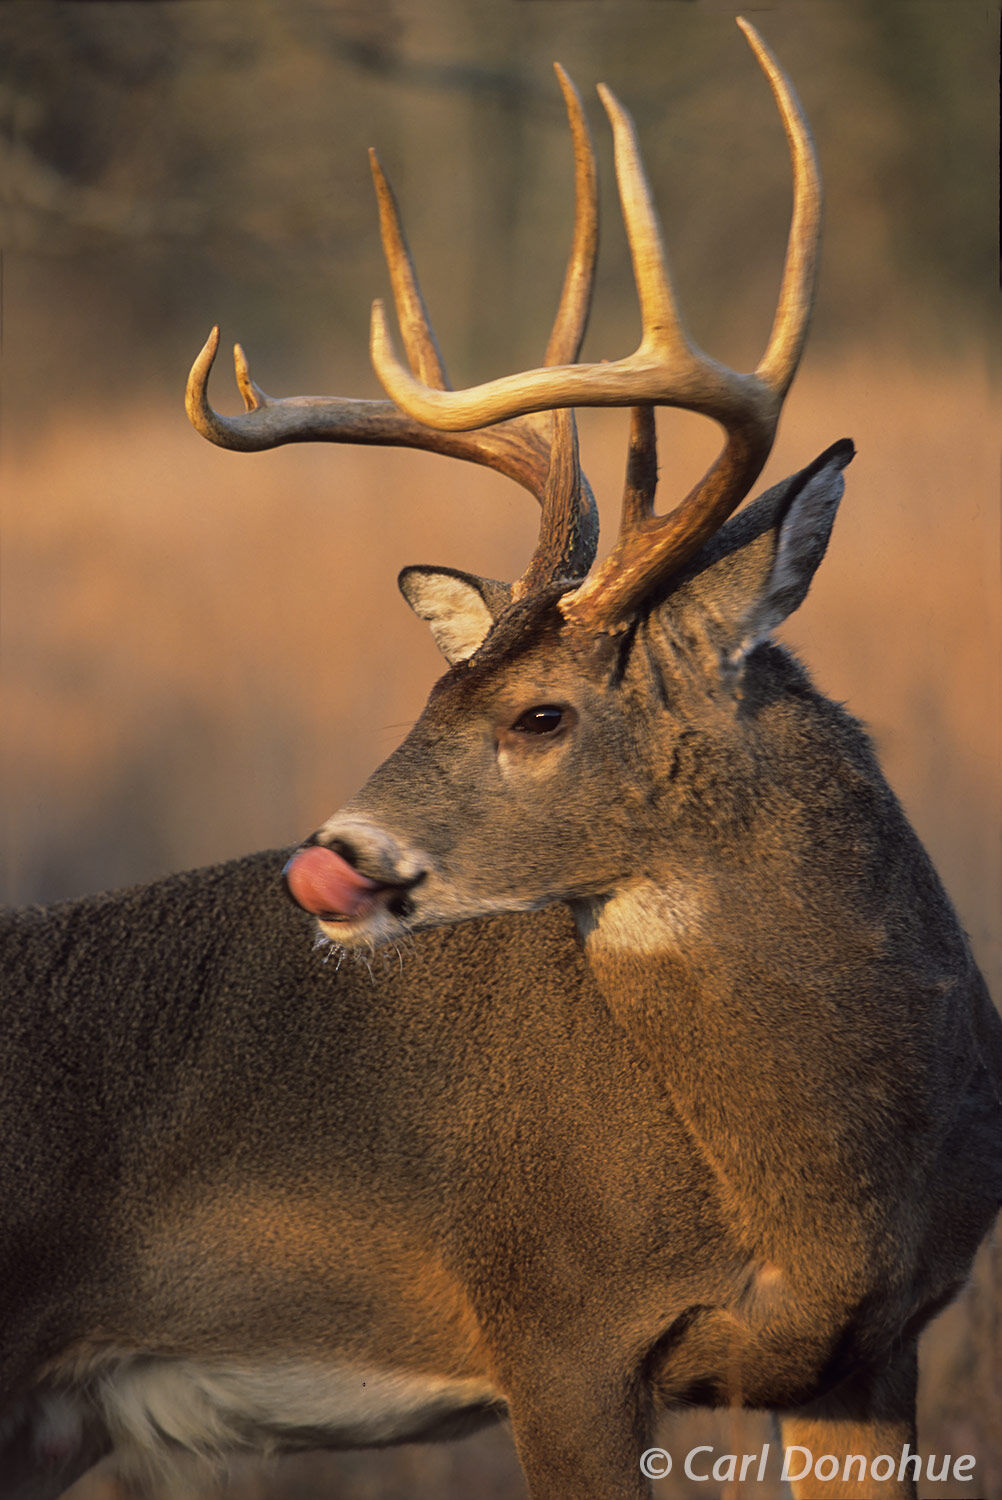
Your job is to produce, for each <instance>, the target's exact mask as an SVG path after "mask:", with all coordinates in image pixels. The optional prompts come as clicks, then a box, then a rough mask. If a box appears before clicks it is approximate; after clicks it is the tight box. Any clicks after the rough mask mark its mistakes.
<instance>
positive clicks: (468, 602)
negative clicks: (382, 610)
mask: <svg viewBox="0 0 1002 1500" xmlns="http://www.w3.org/2000/svg"><path fill="white" fill-rule="evenodd" d="M397 586H398V587H399V589H400V592H401V593H402V594H403V596H404V598H405V599H406V600H407V603H408V604H409V605H410V607H411V609H412V610H413V611H414V613H415V614H416V615H417V616H418V618H419V619H421V620H427V621H428V624H429V625H430V626H431V633H432V635H433V636H434V637H435V644H436V645H437V646H438V649H439V650H440V651H441V653H442V655H443V656H444V657H445V659H446V661H447V662H448V663H449V665H450V667H453V666H455V665H456V663H457V662H461V661H466V660H467V659H468V658H469V657H471V656H472V655H473V653H474V651H476V649H477V647H478V646H480V645H482V644H483V642H484V641H485V640H486V638H487V636H488V634H489V633H490V629H491V626H492V625H493V624H494V621H495V620H496V619H497V617H498V615H499V614H501V613H502V611H503V610H504V609H506V608H507V606H508V605H509V604H510V603H511V586H510V584H507V583H499V582H498V581H497V580H496V579H494V578H478V577H477V576H476V575H475V574H473V573H461V572H459V570H458V569H456V568H425V567H413V568H404V570H403V572H402V573H401V574H400V576H399V578H398V579H397Z"/></svg>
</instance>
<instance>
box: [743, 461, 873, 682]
mask: <svg viewBox="0 0 1002 1500" xmlns="http://www.w3.org/2000/svg"><path fill="white" fill-rule="evenodd" d="M855 452H856V450H855V448H854V447H853V445H852V443H851V442H850V441H849V439H848V438H843V439H842V440H841V441H840V442H838V443H835V444H833V446H832V447H831V448H828V449H827V450H826V451H825V452H824V453H822V454H821V456H820V458H817V459H815V461H814V463H813V464H811V465H809V467H808V468H806V469H802V470H801V472H800V473H799V474H795V475H794V476H793V478H792V479H788V480H787V481H786V483H785V485H779V486H777V489H776V491H772V492H771V494H772V495H775V497H776V502H778V503H776V519H775V521H774V522H773V525H772V526H771V527H770V528H769V533H768V540H769V542H770V543H771V546H770V547H769V548H768V549H767V550H771V553H772V556H771V558H770V559H769V566H768V570H767V572H766V575H765V577H764V579H763V580H762V582H761V584H760V586H759V589H758V592H757V595H756V597H755V598H754V599H753V600H752V601H750V604H749V608H748V610H747V613H746V615H745V618H744V620H743V621H742V626H743V629H742V639H741V641H740V644H739V646H738V654H740V655H744V654H745V653H746V652H748V651H750V650H751V649H752V648H753V647H754V646H756V645H757V644H758V643H759V641H761V640H763V639H764V638H765V637H766V636H767V635H769V633H770V632H771V631H772V630H774V629H775V628H776V626H777V625H780V624H782V622H783V621H784V620H785V619H787V618H788V617H789V616H790V615H792V614H793V611H794V610H795V609H798V608H799V607H800V605H801V604H803V602H804V600H805V598H806V597H807V591H808V589H809V588H810V586H811V582H812V580H813V578H814V574H815V572H816V571H817V568H818V564H819V563H820V562H821V559H822V558H823V557H824V555H825V552H826V551H827V549H828V540H829V538H830V536H831V532H832V526H833V525H834V524H835V515H836V512H837V510H838V507H839V502H840V500H841V499H842V494H843V491H844V490H845V480H844V479H843V477H842V471H843V469H844V468H845V467H846V465H847V464H848V463H849V462H850V461H851V459H852V458H853V456H854V455H855ZM777 491H778V493H777ZM763 498H765V497H763Z"/></svg>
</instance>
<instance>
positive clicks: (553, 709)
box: [511, 703, 564, 734]
mask: <svg viewBox="0 0 1002 1500" xmlns="http://www.w3.org/2000/svg"><path fill="white" fill-rule="evenodd" d="M563 722H564V710H563V709H562V708H560V707H558V705H557V704H555V703H540V704H538V705H537V706H536V707H535V708H527V709H526V711H525V713H524V714H519V716H518V718H517V719H516V720H515V722H514V724H513V725H512V726H511V727H512V729H513V730H514V731H515V732H516V733H517V734H552V733H553V732H554V730H556V729H559V728H560V726H561V724H562V723H563Z"/></svg>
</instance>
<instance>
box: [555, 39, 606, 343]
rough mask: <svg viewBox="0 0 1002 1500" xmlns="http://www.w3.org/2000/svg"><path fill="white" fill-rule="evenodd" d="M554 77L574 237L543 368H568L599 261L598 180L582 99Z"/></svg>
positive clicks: (562, 75)
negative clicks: (567, 156)
mask: <svg viewBox="0 0 1002 1500" xmlns="http://www.w3.org/2000/svg"><path fill="white" fill-rule="evenodd" d="M553 71H554V72H555V73H556V75H557V82H558V83H559V84H560V90H561V93H562V94H563V96H564V105H565V106H566V109H567V119H568V122H569V124H570V127H571V142H572V144H573V147H574V235H573V239H572V241H571V253H570V257H569V259H568V261H567V271H566V273H565V275H564V284H563V287H562V289H561V293H560V304H559V306H558V308H557V316H556V317H555V319H554V320H553V330H552V332H551V333H550V341H549V343H548V344H547V346H546V357H545V358H544V360H543V364H544V365H545V366H553V365H569V364H573V362H574V361H575V360H576V359H577V357H578V355H579V354H580V353H581V345H582V343H583V342H584V336H585V330H586V328H587V327H588V313H589V311H590V309H591V296H592V290H593V288H594V285H595V263H596V261H597V259H598V176H597V173H596V170H595V148H594V146H593V145H592V139H591V132H590V131H589V129H588V121H587V119H586V118H585V112H584V106H583V105H582V103H581V96H580V94H579V93H578V91H577V89H576V88H575V87H574V84H573V83H572V82H571V79H570V78H569V77H568V75H567V73H566V72H565V71H564V69H563V68H562V67H561V66H560V64H559V63H554V64H553Z"/></svg>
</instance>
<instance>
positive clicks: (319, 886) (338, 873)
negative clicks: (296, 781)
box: [283, 844, 414, 929]
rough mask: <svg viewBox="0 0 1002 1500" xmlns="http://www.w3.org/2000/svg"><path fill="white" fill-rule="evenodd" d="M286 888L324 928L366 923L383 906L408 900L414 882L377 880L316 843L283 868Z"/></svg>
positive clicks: (301, 850)
mask: <svg viewBox="0 0 1002 1500" xmlns="http://www.w3.org/2000/svg"><path fill="white" fill-rule="evenodd" d="M283 875H284V877H285V888H286V890H287V891H288V893H289V895H290V897H291V898H292V900H293V901H294V902H295V903H296V905H297V906H301V907H302V909H303V910H304V911H308V912H309V913H310V914H311V915H312V916H314V917H316V918H317V920H318V922H320V923H321V924H322V925H323V926H324V927H328V926H333V927H340V928H343V929H347V928H350V927H354V926H356V925H358V924H363V923H365V922H366V920H367V919H369V918H371V917H372V916H373V915H374V914H375V913H376V912H377V911H378V910H379V909H380V908H386V907H393V906H397V905H399V904H400V901H401V900H402V899H403V900H406V895H405V893H406V891H407V890H408V889H409V887H410V886H411V885H413V884H414V882H413V881H412V880H411V881H406V882H404V883H400V882H391V881H385V880H373V879H371V878H370V877H369V876H368V875H363V874H362V872H361V871H360V870H357V869H356V868H355V866H354V865H351V864H349V863H348V861H347V860H346V859H343V858H342V857H341V855H340V854H337V853H336V852H335V851H334V850H333V849H327V848H324V847H323V846H322V845H320V844H313V845H311V846H309V847H307V848H304V849H299V850H297V851H296V853H295V854H294V855H293V856H292V858H291V859H290V860H289V862H288V864H287V865H286V866H285V869H284V871H283Z"/></svg>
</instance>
